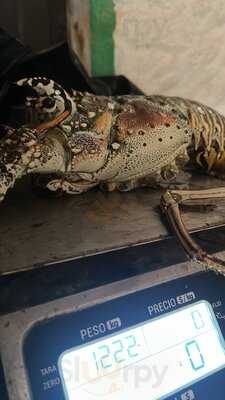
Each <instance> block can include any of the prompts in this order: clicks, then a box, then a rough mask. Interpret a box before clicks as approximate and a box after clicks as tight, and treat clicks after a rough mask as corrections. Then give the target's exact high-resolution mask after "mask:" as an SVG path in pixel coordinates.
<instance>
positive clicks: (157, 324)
mask: <svg viewBox="0 0 225 400" xmlns="http://www.w3.org/2000/svg"><path fill="white" fill-rule="evenodd" d="M224 366H225V344H224V340H223V337H222V334H221V331H220V329H219V326H218V324H217V321H216V318H215V314H214V312H213V310H212V307H211V306H210V304H209V303H208V302H206V301H201V302H199V303H197V304H194V305H191V306H188V307H185V308H184V309H182V310H178V311H175V312H171V313H169V314H168V315H165V316H162V317H159V318H156V319H154V320H153V321H147V322H145V323H142V324H139V325H138V326H135V327H132V328H130V329H126V330H123V331H122V332H120V333H119V334H116V335H110V336H109V337H107V338H106V339H102V340H100V341H99V340H98V341H95V342H94V343H92V344H89V345H88V346H81V347H79V348H74V349H72V350H69V351H67V352H65V353H64V354H63V355H62V356H61V357H60V360H59V370H60V373H61V377H62V382H63V386H64V390H65V394H66V398H67V399H68V400H74V399H76V398H77V399H79V400H97V399H99V396H102V395H104V398H105V399H107V400H124V399H136V398H140V399H142V400H144V399H146V400H147V399H149V397H150V398H151V399H152V400H159V399H163V398H165V396H168V395H169V394H172V393H175V392H176V391H177V390H180V389H182V388H185V387H186V386H189V385H191V384H193V383H195V382H197V381H198V380H200V379H202V378H204V377H206V376H208V375H210V374H212V373H213V372H215V371H217V370H218V369H221V368H223V367H224ZM138 371H139V372H138ZM153 375H154V378H153V379H152V376H153ZM138 377H139V378H140V381H138V379H137V378H138ZM111 387H112V388H113V387H116V388H117V390H116V391H114V392H113V391H111V390H110V388H111Z"/></svg>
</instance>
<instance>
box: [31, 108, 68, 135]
mask: <svg viewBox="0 0 225 400" xmlns="http://www.w3.org/2000/svg"><path fill="white" fill-rule="evenodd" d="M69 115H70V112H69V111H68V110H66V111H63V112H62V113H61V114H59V115H58V116H57V117H56V118H54V119H53V120H52V121H49V122H43V123H42V124H40V125H38V126H37V127H36V128H35V130H36V132H37V134H41V133H43V132H44V131H46V130H48V129H51V128H55V127H56V126H57V125H59V124H61V123H62V122H63V121H64V120H65V119H66V118H67V117H68V116H69Z"/></svg>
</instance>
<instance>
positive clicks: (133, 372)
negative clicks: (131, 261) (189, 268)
mask: <svg viewBox="0 0 225 400" xmlns="http://www.w3.org/2000/svg"><path fill="white" fill-rule="evenodd" d="M173 272H174V271H173V270H171V276H170V279H169V275H168V279H165V280H164V282H163V283H157V279H158V278H157V276H159V274H158V275H157V273H156V272H155V276H153V275H152V274H153V273H147V274H144V275H142V276H141V277H135V278H130V279H127V280H125V281H121V282H117V283H114V284H111V285H108V286H105V287H100V288H97V289H92V290H90V292H88V293H83V294H79V295H74V296H69V297H67V298H65V299H64V300H62V299H61V300H57V301H56V302H52V303H49V304H48V305H47V306H46V305H45V306H37V307H33V308H32V309H28V310H27V311H25V312H17V313H15V314H11V315H9V316H5V317H4V320H3V321H2V326H1V334H0V343H1V345H0V346H1V354H2V360H3V366H4V370H5V376H6V380H7V381H8V389H9V398H10V400H15V399H17V400H22V399H24V398H26V399H29V400H31V399H32V400H55V399H57V400H74V399H79V400H99V399H100V398H104V399H105V400H126V399H127V400H128V399H129V400H130V399H137V398H140V399H142V400H149V399H151V400H163V399H166V400H195V399H196V400H203V399H204V400H211V399H216V400H224V397H225V340H224V337H225V304H224V301H223V299H224V298H225V296H224V293H225V280H224V278H222V277H220V276H216V275H215V274H213V273H211V272H199V273H190V272H188V273H187V274H186V275H185V276H183V277H180V278H179V277H178V278H176V279H173ZM168 273H169V268H168ZM46 307H47V308H46ZM7 318H8V319H7ZM3 322H4V324H3ZM2 327H3V328H2ZM13 331H14V336H13V337H12V338H11V339H9V335H10V333H12V332H13ZM7 337H8V338H7ZM12 363H13V364H12ZM10 365H11V367H12V365H14V367H15V368H16V369H15V370H13V369H12V368H11V367H10ZM12 382H13V384H12Z"/></svg>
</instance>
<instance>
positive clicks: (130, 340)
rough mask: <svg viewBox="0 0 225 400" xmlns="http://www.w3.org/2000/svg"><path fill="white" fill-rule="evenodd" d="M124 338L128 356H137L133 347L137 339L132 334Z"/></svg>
mask: <svg viewBox="0 0 225 400" xmlns="http://www.w3.org/2000/svg"><path fill="white" fill-rule="evenodd" d="M126 340H127V341H128V349H127V352H128V355H129V357H131V358H133V357H137V356H138V353H137V352H135V347H136V346H137V341H136V338H135V336H134V335H130V336H127V337H126Z"/></svg>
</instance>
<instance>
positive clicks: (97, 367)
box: [92, 352, 99, 371]
mask: <svg viewBox="0 0 225 400" xmlns="http://www.w3.org/2000/svg"><path fill="white" fill-rule="evenodd" d="M92 355H93V358H94V362H95V366H96V369H97V371H99V365H98V360H97V357H96V353H95V352H93V353H92Z"/></svg>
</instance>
